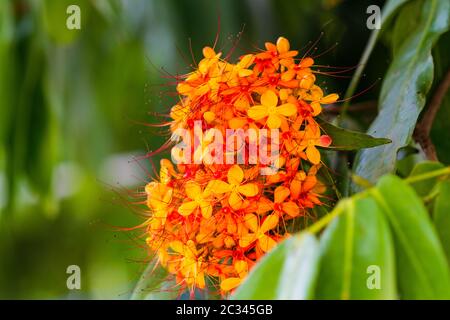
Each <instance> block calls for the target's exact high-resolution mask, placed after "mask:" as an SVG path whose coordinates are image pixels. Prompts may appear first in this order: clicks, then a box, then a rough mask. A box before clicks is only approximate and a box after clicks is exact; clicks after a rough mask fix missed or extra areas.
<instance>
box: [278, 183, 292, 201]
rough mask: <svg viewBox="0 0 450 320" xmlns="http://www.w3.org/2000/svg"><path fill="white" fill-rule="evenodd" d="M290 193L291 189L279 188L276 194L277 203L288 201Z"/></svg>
mask: <svg viewBox="0 0 450 320" xmlns="http://www.w3.org/2000/svg"><path fill="white" fill-rule="evenodd" d="M290 193H291V192H290V191H289V189H288V188H286V187H284V186H279V187H277V188H276V189H275V194H274V201H275V203H282V202H283V201H284V200H286V198H287V197H289V194H290Z"/></svg>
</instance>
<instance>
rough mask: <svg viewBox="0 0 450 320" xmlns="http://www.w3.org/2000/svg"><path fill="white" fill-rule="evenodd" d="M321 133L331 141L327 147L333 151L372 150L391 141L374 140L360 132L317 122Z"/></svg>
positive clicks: (324, 122) (322, 121)
mask: <svg viewBox="0 0 450 320" xmlns="http://www.w3.org/2000/svg"><path fill="white" fill-rule="evenodd" d="M319 124H320V127H321V128H322V130H323V132H324V133H325V134H327V135H329V136H330V137H331V139H332V143H331V145H330V146H329V147H328V148H330V149H334V150H359V149H363V148H372V147H376V146H380V145H383V144H387V143H390V142H391V140H389V139H384V138H374V137H372V136H370V135H368V134H365V133H362V132H356V131H351V130H347V129H343V128H340V127H337V126H335V125H333V124H331V123H329V122H326V121H324V120H320V121H319Z"/></svg>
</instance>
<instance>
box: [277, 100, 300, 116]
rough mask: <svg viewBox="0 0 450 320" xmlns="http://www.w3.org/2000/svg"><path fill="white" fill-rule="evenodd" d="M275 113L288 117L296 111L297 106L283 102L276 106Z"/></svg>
mask: <svg viewBox="0 0 450 320" xmlns="http://www.w3.org/2000/svg"><path fill="white" fill-rule="evenodd" d="M277 113H279V114H282V115H283V116H286V117H290V116H293V115H294V114H296V113H297V107H296V106H295V105H293V104H292V103H285V104H282V105H281V106H279V107H278V108H277Z"/></svg>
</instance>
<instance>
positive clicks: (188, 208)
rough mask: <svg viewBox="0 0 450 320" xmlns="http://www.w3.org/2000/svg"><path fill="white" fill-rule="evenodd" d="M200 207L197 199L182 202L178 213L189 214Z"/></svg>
mask: <svg viewBox="0 0 450 320" xmlns="http://www.w3.org/2000/svg"><path fill="white" fill-rule="evenodd" d="M197 208H198V203H197V202H195V201H189V202H185V203H183V204H181V206H180V207H179V208H178V213H179V214H181V215H182V216H188V215H190V214H191V213H192V212H194V210H195V209H197Z"/></svg>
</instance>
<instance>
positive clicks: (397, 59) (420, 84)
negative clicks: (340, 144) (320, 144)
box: [353, 0, 450, 190]
mask: <svg viewBox="0 0 450 320" xmlns="http://www.w3.org/2000/svg"><path fill="white" fill-rule="evenodd" d="M420 11H421V14H420V19H419V20H418V21H417V23H416V28H415V30H411V31H410V32H409V33H408V34H409V36H408V37H407V38H406V39H405V40H404V43H403V44H402V45H401V47H400V48H399V49H398V52H397V53H396V55H395V56H394V60H393V62H392V64H391V66H390V67H389V70H388V72H387V74H386V76H385V79H384V81H383V86H382V89H381V94H380V98H379V114H378V116H377V118H376V119H375V121H374V122H373V123H372V125H371V126H370V128H369V130H368V133H369V134H371V135H374V136H379V137H386V138H389V139H392V143H391V144H387V145H383V146H380V147H376V148H372V149H365V150H361V151H360V152H358V154H357V157H356V159H355V164H354V171H355V173H356V175H359V176H362V177H363V178H365V179H367V180H369V181H371V182H372V183H376V181H377V180H378V178H380V177H381V176H382V175H384V174H386V173H389V172H393V171H394V169H395V162H396V158H397V151H398V150H399V149H400V148H402V147H404V146H406V145H407V143H408V140H409V139H410V138H411V135H412V133H413V130H414V127H415V125H416V122H417V119H418V117H419V114H420V112H421V110H422V108H423V107H424V105H425V97H426V95H427V93H428V91H429V89H430V86H431V83H432V81H433V59H432V56H431V49H432V47H433V45H434V43H435V42H436V40H437V39H438V38H439V36H440V35H441V34H443V33H444V32H445V31H446V30H447V29H448V27H449V15H450V1H448V0H444V1H441V0H429V1H423V6H422V7H421V8H420ZM353 189H354V190H358V189H359V188H358V187H357V186H355V185H354V186H353Z"/></svg>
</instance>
